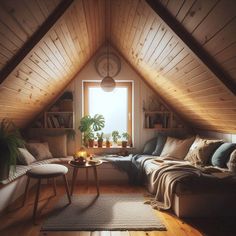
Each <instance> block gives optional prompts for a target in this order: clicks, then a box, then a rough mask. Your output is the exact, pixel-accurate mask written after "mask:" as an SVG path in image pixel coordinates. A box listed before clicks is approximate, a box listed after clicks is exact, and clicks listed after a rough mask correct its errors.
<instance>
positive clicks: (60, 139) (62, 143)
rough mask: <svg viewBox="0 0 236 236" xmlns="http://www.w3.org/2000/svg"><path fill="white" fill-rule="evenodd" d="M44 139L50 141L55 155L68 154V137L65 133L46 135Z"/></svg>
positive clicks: (51, 150) (50, 148)
mask: <svg viewBox="0 0 236 236" xmlns="http://www.w3.org/2000/svg"><path fill="white" fill-rule="evenodd" d="M44 141H46V142H48V145H49V150H50V152H51V153H52V155H53V157H66V156H67V137H66V135H65V134H63V135H58V136H46V137H44Z"/></svg>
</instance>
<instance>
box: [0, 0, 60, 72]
mask: <svg viewBox="0 0 236 236" xmlns="http://www.w3.org/2000/svg"><path fill="white" fill-rule="evenodd" d="M61 1H62V0H60V1H59V0H56V1H53V0H47V1H45V0H44V1H38V0H25V1H19V0H2V1H0V69H2V68H3V67H4V65H6V64H7V62H8V61H10V59H11V58H12V57H13V56H14V55H16V53H17V52H18V51H19V50H20V49H21V47H22V46H23V45H24V44H25V43H26V42H27V41H28V40H29V39H30V38H31V36H32V35H33V34H34V33H35V32H36V31H37V30H38V29H39V28H40V26H41V25H42V24H43V23H44V21H45V20H46V19H47V18H48V17H49V15H50V14H52V12H53V11H54V10H55V8H56V7H57V6H58V5H59V4H60V2H61Z"/></svg>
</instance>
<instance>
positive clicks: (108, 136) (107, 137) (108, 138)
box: [104, 134, 111, 148]
mask: <svg viewBox="0 0 236 236" xmlns="http://www.w3.org/2000/svg"><path fill="white" fill-rule="evenodd" d="M104 137H105V139H106V148H110V147H111V142H110V137H111V135H110V134H105V135H104Z"/></svg>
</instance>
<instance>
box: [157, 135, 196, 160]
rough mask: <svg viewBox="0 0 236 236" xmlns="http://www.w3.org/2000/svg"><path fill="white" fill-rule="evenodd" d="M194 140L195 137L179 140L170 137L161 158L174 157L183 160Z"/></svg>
mask: <svg viewBox="0 0 236 236" xmlns="http://www.w3.org/2000/svg"><path fill="white" fill-rule="evenodd" d="M194 139H195V137H191V138H187V139H177V138H172V137H168V138H167V140H166V143H165V146H164V148H163V150H162V152H161V156H167V157H173V158H176V159H182V160H183V159H184V158H185V156H186V155H187V153H188V151H189V148H190V146H191V145H192V143H193V141H194Z"/></svg>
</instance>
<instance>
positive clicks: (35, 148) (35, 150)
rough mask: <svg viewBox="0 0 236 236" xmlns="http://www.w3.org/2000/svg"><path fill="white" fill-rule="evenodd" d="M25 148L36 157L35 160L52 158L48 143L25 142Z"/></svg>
mask: <svg viewBox="0 0 236 236" xmlns="http://www.w3.org/2000/svg"><path fill="white" fill-rule="evenodd" d="M26 148H27V149H28V150H29V152H30V153H31V154H32V155H33V156H34V157H35V158H36V160H44V159H48V158H52V153H51V152H50V151H49V147H48V143H27V144H26Z"/></svg>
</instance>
